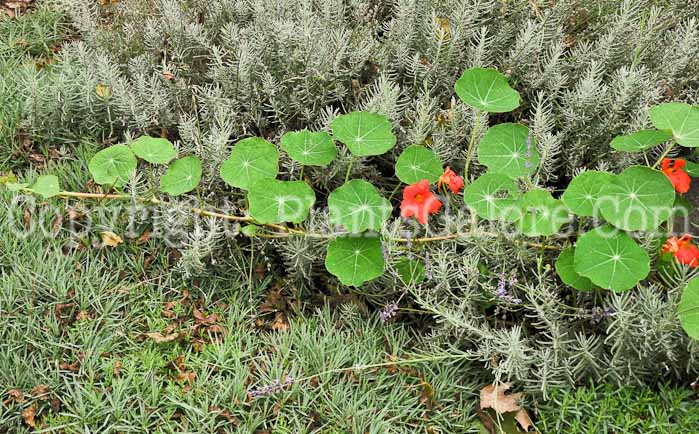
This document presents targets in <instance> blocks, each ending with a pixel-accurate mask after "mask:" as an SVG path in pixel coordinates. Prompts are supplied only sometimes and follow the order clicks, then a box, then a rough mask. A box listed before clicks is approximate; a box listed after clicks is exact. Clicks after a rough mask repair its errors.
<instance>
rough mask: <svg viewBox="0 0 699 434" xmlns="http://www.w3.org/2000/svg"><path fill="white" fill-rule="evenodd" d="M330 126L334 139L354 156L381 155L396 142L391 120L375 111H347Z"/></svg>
mask: <svg viewBox="0 0 699 434" xmlns="http://www.w3.org/2000/svg"><path fill="white" fill-rule="evenodd" d="M331 127H332V132H333V136H334V137H335V139H337V140H339V141H341V142H342V143H344V144H345V145H347V149H349V151H350V152H351V153H352V155H354V156H355V157H368V156H371V155H381V154H383V153H385V152H387V151H388V150H390V149H391V148H393V146H395V144H396V136H395V135H393V130H392V125H391V121H390V120H388V118H386V117H385V116H383V115H379V114H376V113H369V112H351V113H347V114H345V115H341V116H338V117H336V118H335V119H334V120H333V121H332V124H331Z"/></svg>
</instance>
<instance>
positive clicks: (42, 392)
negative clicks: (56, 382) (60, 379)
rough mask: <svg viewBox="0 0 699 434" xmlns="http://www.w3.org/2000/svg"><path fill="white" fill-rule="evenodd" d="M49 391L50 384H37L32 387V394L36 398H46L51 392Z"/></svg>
mask: <svg viewBox="0 0 699 434" xmlns="http://www.w3.org/2000/svg"><path fill="white" fill-rule="evenodd" d="M49 391H50V389H49V386H47V385H45V384H37V385H36V386H34V388H33V389H32V396H33V397H34V398H39V399H44V400H45V399H47V398H46V397H47V395H48V394H49Z"/></svg>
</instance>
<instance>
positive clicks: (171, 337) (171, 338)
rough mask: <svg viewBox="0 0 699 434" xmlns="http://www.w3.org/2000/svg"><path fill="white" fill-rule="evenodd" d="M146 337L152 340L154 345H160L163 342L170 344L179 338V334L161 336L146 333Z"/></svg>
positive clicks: (159, 334) (157, 333) (155, 333)
mask: <svg viewBox="0 0 699 434" xmlns="http://www.w3.org/2000/svg"><path fill="white" fill-rule="evenodd" d="M145 335H146V336H148V337H149V338H151V339H153V340H154V341H155V342H156V343H158V344H161V343H164V342H172V341H174V340H176V339H177V338H179V337H180V334H179V333H167V334H162V333H160V332H152V333H146V334H145Z"/></svg>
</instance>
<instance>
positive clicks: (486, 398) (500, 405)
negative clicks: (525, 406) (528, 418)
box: [481, 383, 522, 413]
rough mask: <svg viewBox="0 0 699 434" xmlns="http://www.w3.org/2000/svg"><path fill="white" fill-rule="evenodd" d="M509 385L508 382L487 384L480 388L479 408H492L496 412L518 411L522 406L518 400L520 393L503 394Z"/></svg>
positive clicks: (520, 396)
mask: <svg viewBox="0 0 699 434" xmlns="http://www.w3.org/2000/svg"><path fill="white" fill-rule="evenodd" d="M510 387H512V386H511V385H510V384H509V383H502V384H500V385H497V384H489V385H487V386H485V387H484V388H482V389H481V410H483V409H486V408H492V409H493V410H495V411H496V412H497V413H509V412H512V411H519V410H520V409H521V408H522V407H520V405H519V401H520V399H521V398H522V394H521V393H510V394H505V392H507V391H508V390H509V389H510Z"/></svg>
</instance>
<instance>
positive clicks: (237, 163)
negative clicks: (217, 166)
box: [220, 137, 279, 190]
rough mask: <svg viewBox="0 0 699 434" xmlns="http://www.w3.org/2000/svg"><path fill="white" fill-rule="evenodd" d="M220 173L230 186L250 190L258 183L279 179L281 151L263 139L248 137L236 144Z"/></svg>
mask: <svg viewBox="0 0 699 434" xmlns="http://www.w3.org/2000/svg"><path fill="white" fill-rule="evenodd" d="M220 173H221V178H223V180H224V181H225V182H226V183H227V184H228V185H230V186H232V187H237V188H242V189H243V190H248V189H250V186H251V185H252V184H253V183H255V182H256V181H259V180H261V179H274V178H276V177H277V173H279V151H278V150H277V147H276V146H274V145H273V144H272V143H270V142H268V141H267V140H265V139H263V138H261V137H248V138H247V139H243V140H241V141H239V142H238V143H236V145H235V146H234V147H233V150H232V151H231V156H230V157H228V159H227V160H226V161H224V162H223V164H222V165H221V170H220Z"/></svg>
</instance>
